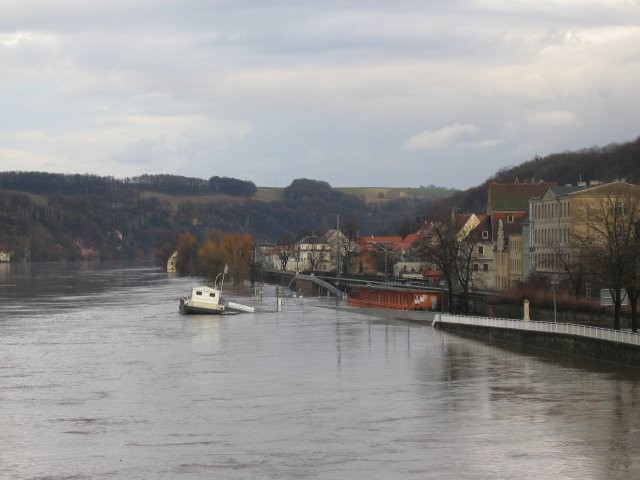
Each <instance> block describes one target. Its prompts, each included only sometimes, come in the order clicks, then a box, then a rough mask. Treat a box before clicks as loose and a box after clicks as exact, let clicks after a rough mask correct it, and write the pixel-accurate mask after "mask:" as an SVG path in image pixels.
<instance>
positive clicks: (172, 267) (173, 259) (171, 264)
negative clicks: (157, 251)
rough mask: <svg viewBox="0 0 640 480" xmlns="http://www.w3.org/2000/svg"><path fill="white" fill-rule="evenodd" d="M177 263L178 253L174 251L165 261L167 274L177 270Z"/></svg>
mask: <svg viewBox="0 0 640 480" xmlns="http://www.w3.org/2000/svg"><path fill="white" fill-rule="evenodd" d="M177 263H178V252H177V251H175V252H173V253H172V254H171V256H170V257H169V258H168V259H167V273H174V272H175V271H176V269H177Z"/></svg>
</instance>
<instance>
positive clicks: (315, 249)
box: [293, 235, 335, 272]
mask: <svg viewBox="0 0 640 480" xmlns="http://www.w3.org/2000/svg"><path fill="white" fill-rule="evenodd" d="M331 251H332V249H331V245H330V244H329V243H328V242H327V241H326V240H325V238H324V237H321V236H319V235H308V236H306V237H304V238H302V239H300V240H298V241H297V242H296V245H295V251H294V255H293V262H294V264H295V270H296V271H297V272H302V271H313V272H329V271H331V270H335V263H333V265H332V262H331V259H332V256H331ZM334 255H335V252H334ZM334 262H335V260H334ZM332 267H333V268H332Z"/></svg>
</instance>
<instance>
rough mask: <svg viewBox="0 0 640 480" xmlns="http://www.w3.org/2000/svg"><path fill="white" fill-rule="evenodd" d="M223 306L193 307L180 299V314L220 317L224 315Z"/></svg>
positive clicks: (187, 301)
mask: <svg viewBox="0 0 640 480" xmlns="http://www.w3.org/2000/svg"><path fill="white" fill-rule="evenodd" d="M224 310H225V308H224V305H219V304H217V305H210V306H209V305H207V306H199V305H193V304H192V303H190V302H189V300H186V299H184V298H181V299H180V313H183V314H200V315H212V314H213V315H220V314H222V313H224Z"/></svg>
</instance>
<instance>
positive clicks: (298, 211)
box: [0, 172, 443, 261]
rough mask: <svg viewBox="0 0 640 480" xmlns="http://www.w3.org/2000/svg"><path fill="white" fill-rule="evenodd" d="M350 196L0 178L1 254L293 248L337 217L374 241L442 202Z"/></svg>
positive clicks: (299, 188) (214, 183)
mask: <svg viewBox="0 0 640 480" xmlns="http://www.w3.org/2000/svg"><path fill="white" fill-rule="evenodd" d="M349 190H350V189H333V188H331V186H330V185H329V184H327V183H326V182H319V181H314V180H307V179H299V180H295V181H294V182H292V184H291V185H290V186H288V187H286V188H282V189H276V188H264V187H263V188H258V187H255V185H253V184H252V183H251V182H244V181H241V180H236V179H229V178H222V179H221V178H218V177H212V179H209V180H202V179H194V178H186V177H177V176H169V175H159V176H151V175H145V176H142V177H137V178H134V179H124V180H117V179H114V178H111V177H97V176H91V175H58V174H49V173H42V172H4V173H2V172H0V246H1V247H2V248H5V249H10V250H12V251H13V252H14V260H21V259H23V258H29V259H30V260H32V261H39V260H54V261H55V260H72V259H80V258H103V259H106V258H134V257H140V256H144V255H149V254H151V253H152V252H154V251H156V250H157V249H168V248H173V247H174V246H175V243H176V239H177V237H178V235H179V234H180V233H183V232H187V231H188V232H191V233H192V234H194V235H195V236H196V238H199V239H201V238H203V237H204V236H205V235H216V232H249V233H250V234H251V235H252V236H253V237H254V238H255V239H256V240H258V241H263V242H277V241H284V240H287V241H291V240H295V239H297V238H300V236H301V235H303V234H308V233H311V232H320V231H323V230H326V229H328V228H330V227H332V226H333V225H335V221H336V214H340V216H341V220H342V222H344V223H345V224H348V225H350V228H356V229H357V230H359V231H360V232H361V233H362V234H374V233H375V234H377V233H380V232H384V231H385V229H386V228H388V226H389V225H390V224H391V223H392V221H393V219H395V218H398V217H400V216H402V215H404V214H406V212H407V211H415V210H420V209H423V208H426V206H427V205H428V204H429V203H430V202H432V201H433V200H434V199H435V198H439V197H442V195H443V193H442V191H441V190H438V189H436V191H434V193H433V194H431V193H430V191H429V189H428V188H420V189H409V190H407V189H398V190H397V191H396V190H395V189H356V190H355V191H356V192H357V194H354V193H348V191H349ZM381 193H382V194H381Z"/></svg>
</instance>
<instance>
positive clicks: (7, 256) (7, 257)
mask: <svg viewBox="0 0 640 480" xmlns="http://www.w3.org/2000/svg"><path fill="white" fill-rule="evenodd" d="M12 255H13V251H12V250H11V248H10V247H8V246H6V245H0V263H9V262H11V256H12Z"/></svg>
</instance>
